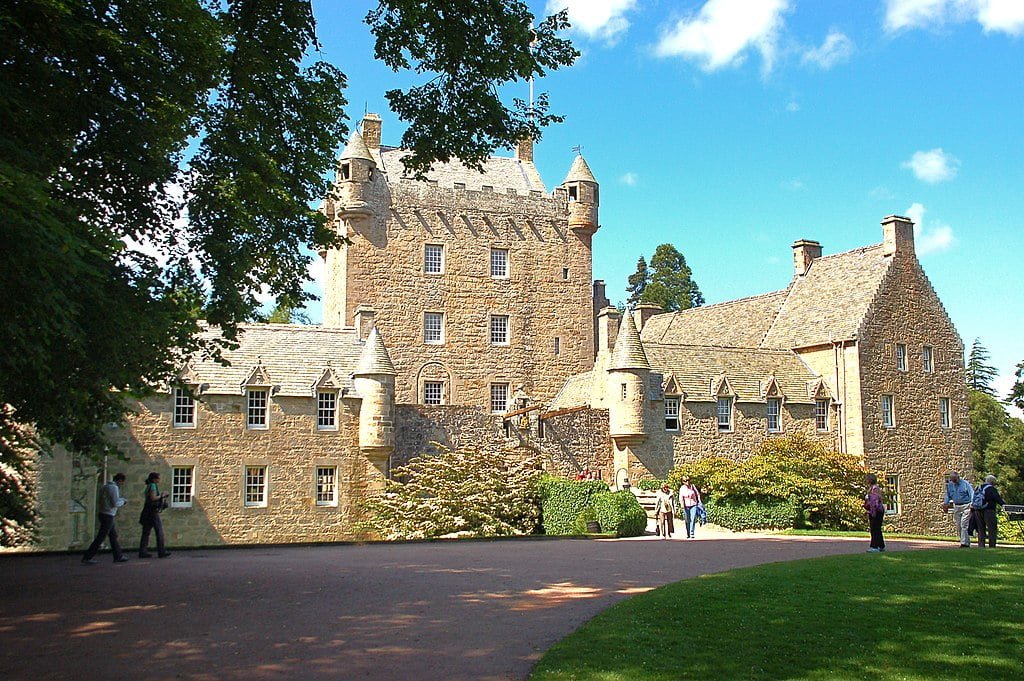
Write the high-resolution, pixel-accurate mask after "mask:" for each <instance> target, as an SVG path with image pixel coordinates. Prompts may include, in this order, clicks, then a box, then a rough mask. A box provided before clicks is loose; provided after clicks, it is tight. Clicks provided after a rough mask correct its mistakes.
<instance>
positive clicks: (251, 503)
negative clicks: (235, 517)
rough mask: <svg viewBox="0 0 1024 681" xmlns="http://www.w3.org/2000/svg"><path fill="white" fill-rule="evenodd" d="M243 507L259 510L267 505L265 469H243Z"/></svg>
mask: <svg viewBox="0 0 1024 681" xmlns="http://www.w3.org/2000/svg"><path fill="white" fill-rule="evenodd" d="M243 499H244V502H245V505H246V506H247V507H250V508H260V507H264V506H266V505H267V467H266V466H246V467H245V495H244V497H243Z"/></svg>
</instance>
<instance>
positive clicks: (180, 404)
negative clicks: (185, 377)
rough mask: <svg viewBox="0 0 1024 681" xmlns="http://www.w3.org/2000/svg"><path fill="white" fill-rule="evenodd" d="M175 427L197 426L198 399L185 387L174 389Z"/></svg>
mask: <svg viewBox="0 0 1024 681" xmlns="http://www.w3.org/2000/svg"><path fill="white" fill-rule="evenodd" d="M174 427H175V428H195V427H196V400H195V398H194V397H192V393H191V392H190V391H189V390H188V389H187V388H184V387H179V388H175V389H174Z"/></svg>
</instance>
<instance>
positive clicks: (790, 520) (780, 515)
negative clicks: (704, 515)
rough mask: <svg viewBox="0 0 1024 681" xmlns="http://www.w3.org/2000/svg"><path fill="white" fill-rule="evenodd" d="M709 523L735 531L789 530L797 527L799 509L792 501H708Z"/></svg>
mask: <svg viewBox="0 0 1024 681" xmlns="http://www.w3.org/2000/svg"><path fill="white" fill-rule="evenodd" d="M704 508H705V509H706V510H707V512H708V522H711V523H714V524H715V525H720V526H721V527H725V528H727V529H730V530H734V531H737V532H739V531H743V530H788V529H792V528H793V527H794V526H795V525H796V519H797V513H798V510H797V507H796V505H795V504H793V503H792V502H790V501H758V500H751V501H722V502H716V501H713V500H710V499H709V500H707V501H705V502H704Z"/></svg>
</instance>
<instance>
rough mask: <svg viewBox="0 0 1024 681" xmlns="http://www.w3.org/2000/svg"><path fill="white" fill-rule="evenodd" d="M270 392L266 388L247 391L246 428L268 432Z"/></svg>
mask: <svg viewBox="0 0 1024 681" xmlns="http://www.w3.org/2000/svg"><path fill="white" fill-rule="evenodd" d="M269 401H270V391H269V390H267V389H266V388H249V389H248V390H247V391H246V417H245V426H246V427H247V428H250V429H252V430H266V429H267V427H268V425H269V423H270V421H269V418H268V415H267V412H268V406H269Z"/></svg>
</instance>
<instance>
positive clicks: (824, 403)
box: [814, 400, 828, 433]
mask: <svg viewBox="0 0 1024 681" xmlns="http://www.w3.org/2000/svg"><path fill="white" fill-rule="evenodd" d="M814 427H815V429H816V430H817V431H818V432H819V433H826V432H828V400H814Z"/></svg>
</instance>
